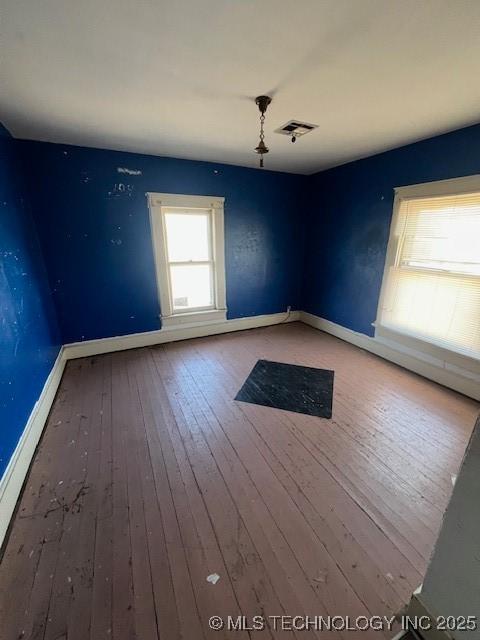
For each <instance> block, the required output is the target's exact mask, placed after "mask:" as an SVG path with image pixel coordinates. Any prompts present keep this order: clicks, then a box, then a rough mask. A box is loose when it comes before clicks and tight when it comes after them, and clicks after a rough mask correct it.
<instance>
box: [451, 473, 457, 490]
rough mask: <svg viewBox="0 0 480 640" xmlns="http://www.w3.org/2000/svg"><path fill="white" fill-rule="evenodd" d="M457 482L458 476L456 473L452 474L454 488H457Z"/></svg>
mask: <svg viewBox="0 0 480 640" xmlns="http://www.w3.org/2000/svg"><path fill="white" fill-rule="evenodd" d="M456 481H457V476H456V474H455V473H452V487H454V486H455V482H456Z"/></svg>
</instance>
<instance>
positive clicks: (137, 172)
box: [117, 167, 142, 176]
mask: <svg viewBox="0 0 480 640" xmlns="http://www.w3.org/2000/svg"><path fill="white" fill-rule="evenodd" d="M117 171H118V173H126V174H128V175H129V176H141V175H142V172H141V171H140V169H129V168H128V167H117Z"/></svg>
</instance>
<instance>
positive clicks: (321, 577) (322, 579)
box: [314, 571, 328, 583]
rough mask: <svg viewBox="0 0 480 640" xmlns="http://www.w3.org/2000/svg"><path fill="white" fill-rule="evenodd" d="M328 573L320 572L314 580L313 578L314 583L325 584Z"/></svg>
mask: <svg viewBox="0 0 480 640" xmlns="http://www.w3.org/2000/svg"><path fill="white" fill-rule="evenodd" d="M327 577H328V573H327V571H320V572H319V573H318V575H317V577H316V578H314V580H315V582H323V583H325V582H327Z"/></svg>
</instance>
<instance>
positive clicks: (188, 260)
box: [148, 193, 226, 327]
mask: <svg viewBox="0 0 480 640" xmlns="http://www.w3.org/2000/svg"><path fill="white" fill-rule="evenodd" d="M148 196H149V207H150V218H151V226H152V235H153V246H154V251H155V261H156V270H157V283H158V289H159V296H160V307H161V312H162V326H163V327H171V326H175V325H185V324H186V323H197V322H215V321H219V320H225V317H226V309H225V259H224V237H223V236H224V231H223V204H224V199H223V198H213V197H209V196H182V195H174V194H155V193H150V194H148Z"/></svg>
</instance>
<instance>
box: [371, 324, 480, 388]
mask: <svg viewBox="0 0 480 640" xmlns="http://www.w3.org/2000/svg"><path fill="white" fill-rule="evenodd" d="M374 326H375V340H376V342H379V343H381V344H384V345H385V346H387V347H390V348H392V349H395V350H396V351H399V352H402V353H404V354H406V355H409V356H412V357H414V358H417V359H419V360H422V361H424V362H427V363H428V364H430V365H433V366H436V367H440V368H441V369H446V370H449V371H451V372H453V373H457V374H459V375H462V376H463V377H466V378H470V379H473V380H479V381H480V360H477V359H476V358H472V357H469V356H467V355H464V354H461V353H457V352H456V351H453V350H450V349H445V348H444V347H440V346H438V345H436V344H433V343H432V342H428V341H426V340H421V339H420V338H416V337H413V336H410V335H408V334H406V333H402V332H400V331H395V330H394V329H391V328H389V327H388V328H387V327H383V326H382V325H379V324H377V323H374Z"/></svg>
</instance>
